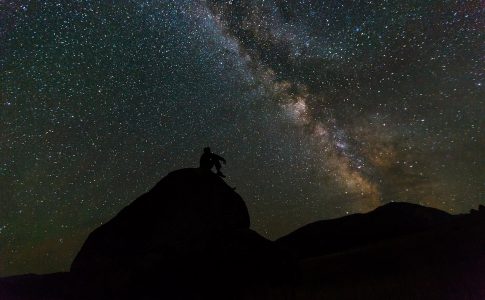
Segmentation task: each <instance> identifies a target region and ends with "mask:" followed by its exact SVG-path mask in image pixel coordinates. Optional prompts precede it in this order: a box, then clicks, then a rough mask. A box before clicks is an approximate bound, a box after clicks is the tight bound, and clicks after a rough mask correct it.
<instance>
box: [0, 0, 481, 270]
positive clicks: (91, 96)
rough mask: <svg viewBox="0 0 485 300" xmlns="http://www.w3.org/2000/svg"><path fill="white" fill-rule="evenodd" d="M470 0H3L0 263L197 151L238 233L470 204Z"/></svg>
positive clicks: (75, 236)
mask: <svg viewBox="0 0 485 300" xmlns="http://www.w3.org/2000/svg"><path fill="white" fill-rule="evenodd" d="M484 51H485V6H484V4H483V1H478V0H475V1H473V0H472V1H445V0H441V1H438V0H431V1H397V0H388V1H305V0H300V1H283V0H267V1H250V0H240V1H215V0H213V1H202V0H201V1H139V0H132V1H124V2H119V1H116V2H115V1H112V2H111V1H88V0H84V1H72V2H66V1H60V2H57V1H6V2H2V3H0V66H1V73H0V276H6V275H13V274H23V273H48V272H55V271H62V270H67V269H68V268H69V265H70V263H71V261H72V259H73V258H74V255H75V254H76V253H77V251H78V250H79V248H80V246H81V245H82V243H83V242H84V240H85V238H86V237H87V235H88V234H89V232H91V231H92V230H93V229H94V228H96V227H97V226H99V225H100V224H102V223H103V222H105V221H107V220H109V219H110V218H111V217H113V216H114V215H115V214H116V213H117V212H118V211H119V210H120V209H122V208H123V207H124V206H126V205H127V204H129V203H130V202H131V201H133V200H134V199H135V198H136V197H137V196H139V195H140V194H142V193H143V192H145V191H147V190H148V189H150V188H151V187H152V186H153V185H154V184H155V183H156V182H157V181H158V180H160V178H161V177H163V176H164V175H165V174H167V173H168V172H170V171H172V170H175V169H177V168H182V167H195V166H197V164H198V158H199V156H200V154H201V152H202V148H203V147H205V146H208V145H209V146H211V148H212V149H213V151H214V152H216V153H218V154H221V155H222V156H224V157H225V158H226V159H227V161H228V164H227V165H226V166H224V168H223V171H224V173H225V174H226V175H228V178H227V180H226V181H227V182H228V183H229V184H230V185H233V186H236V187H237V191H238V192H239V193H240V194H241V196H242V197H243V198H244V199H245V201H246V203H247V205H248V208H249V211H250V214H251V218H252V227H253V228H254V229H255V230H257V231H258V232H260V233H261V234H263V235H265V236H267V237H270V238H276V237H279V236H281V235H283V234H286V233H289V232H290V231H291V230H294V229H296V228H298V227H299V226H302V225H304V224H306V223H309V222H312V221H316V220H320V219H325V218H335V217H339V216H343V215H346V214H350V213H356V212H364V211H368V210H371V209H373V208H375V207H377V206H379V205H382V204H384V203H387V202H390V201H409V202H413V203H419V204H423V205H427V206H432V207H437V208H440V209H443V210H445V211H448V212H451V213H461V212H466V211H468V210H469V209H471V208H474V207H476V206H477V205H478V204H480V203H483V202H484V201H485V158H484V155H483V153H485V152H484V150H485V118H484V116H485V56H484V53H485V52H484Z"/></svg>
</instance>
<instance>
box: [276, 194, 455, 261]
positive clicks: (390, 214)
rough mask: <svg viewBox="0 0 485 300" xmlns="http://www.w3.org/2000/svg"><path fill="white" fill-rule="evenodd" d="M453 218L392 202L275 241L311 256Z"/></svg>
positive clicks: (312, 226)
mask: <svg viewBox="0 0 485 300" xmlns="http://www.w3.org/2000/svg"><path fill="white" fill-rule="evenodd" d="M454 217H455V216H453V215H450V214H448V213H446V212H443V211H440V210H438V209H435V208H430V207H424V206H420V205H417V204H412V203H403V202H391V203H388V204H385V205H383V206H381V207H378V208H377V209H375V210H374V211H371V212H369V213H366V214H353V215H349V216H345V217H342V218H337V219H332V220H324V221H318V222H315V223H311V224H308V225H306V226H303V227H301V228H300V229H297V230H296V231H294V232H292V233H290V234H288V235H286V236H284V237H281V238H279V239H278V240H277V241H276V243H277V244H278V245H279V246H281V247H284V248H287V249H289V250H291V251H292V252H293V253H295V255H296V256H297V257H299V258H308V257H312V256H321V255H326V254H331V253H336V252H342V251H347V250H350V249H353V248H357V247H362V246H365V245H368V244H372V243H376V242H378V241H382V240H386V239H389V238H396V237H400V236H403V235H406V234H413V233H418V232H421V231H425V230H428V229H430V228H433V227H434V226H438V225H442V224H444V223H446V222H449V221H451V220H452V219H453V218H454Z"/></svg>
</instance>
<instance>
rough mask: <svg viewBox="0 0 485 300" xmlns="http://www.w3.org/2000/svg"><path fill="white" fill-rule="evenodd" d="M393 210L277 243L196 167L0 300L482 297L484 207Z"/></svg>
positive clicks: (324, 225) (7, 282)
mask: <svg viewBox="0 0 485 300" xmlns="http://www.w3.org/2000/svg"><path fill="white" fill-rule="evenodd" d="M480 208H481V209H480V210H478V211H473V212H471V213H470V214H466V215H450V214H447V213H445V212H442V211H439V210H436V209H433V208H427V207H423V206H419V205H414V204H409V203H389V204H387V205H384V206H382V207H379V208H377V209H376V210H374V211H372V212H369V213H366V214H355V215H351V216H346V217H343V218H339V219H334V220H325V221H319V222H316V223H313V224H309V225H306V226H304V227H302V228H300V229H299V230H297V231H295V232H293V233H290V234H289V235H287V236H285V237H282V238H280V239H278V240H277V241H269V240H267V239H265V238H264V237H262V236H260V235H259V234H258V233H256V232H254V231H252V230H251V229H249V228H250V220H249V214H248V211H247V208H246V205H245V203H244V201H243V200H242V198H241V197H240V196H239V195H238V194H237V193H236V192H235V191H234V190H233V189H232V188H230V187H229V186H228V185H227V184H226V183H225V182H224V181H223V180H222V179H221V178H219V177H218V176H216V175H214V174H212V173H210V172H208V171H203V170H200V169H182V170H178V171H175V172H172V173H170V174H169V175H167V176H166V177H165V178H163V179H162V180H161V181H160V182H159V183H158V184H157V185H156V186H155V187H154V188H153V189H152V190H151V191H149V192H148V193H146V194H144V195H142V196H140V197H139V198H138V199H136V200H135V201H134V202H133V203H131V204H130V205H129V206H127V207H126V208H124V209H123V210H122V211H121V212H120V213H119V214H118V215H117V216H116V217H114V218H113V219H112V220H111V221H109V222H107V223H106V224H104V225H102V226H101V227H99V228H97V229H96V230H95V231H93V232H92V233H91V234H90V236H89V237H88V239H87V240H86V242H85V243H84V245H83V247H82V248H81V250H80V251H79V253H78V255H77V256H76V258H75V259H74V262H73V263H72V266H71V270H70V272H67V273H55V274H48V275H30V274H29V275H22V276H14V277H8V278H3V279H0V299H2V300H3V299H5V300H11V299H485V210H484V209H483V207H480Z"/></svg>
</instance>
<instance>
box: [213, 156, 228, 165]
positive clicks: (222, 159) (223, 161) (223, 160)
mask: <svg viewBox="0 0 485 300" xmlns="http://www.w3.org/2000/svg"><path fill="white" fill-rule="evenodd" d="M214 156H215V158H216V159H218V160H220V161H222V163H223V164H226V160H225V159H224V157H222V156H219V155H217V154H214Z"/></svg>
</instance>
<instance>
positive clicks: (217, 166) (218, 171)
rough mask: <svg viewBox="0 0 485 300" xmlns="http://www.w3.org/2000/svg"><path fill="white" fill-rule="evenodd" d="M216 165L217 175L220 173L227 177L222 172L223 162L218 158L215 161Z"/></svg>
mask: <svg viewBox="0 0 485 300" xmlns="http://www.w3.org/2000/svg"><path fill="white" fill-rule="evenodd" d="M214 165H215V166H216V170H217V175H219V176H221V177H226V176H224V174H222V172H221V163H220V162H219V161H218V160H216V161H215V162H214Z"/></svg>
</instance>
